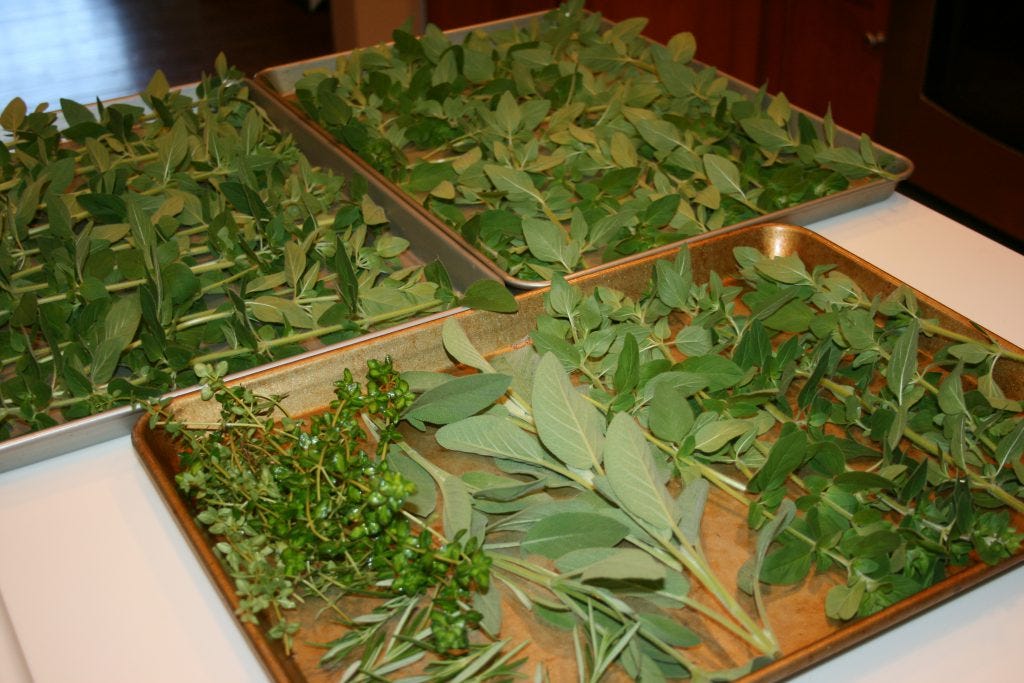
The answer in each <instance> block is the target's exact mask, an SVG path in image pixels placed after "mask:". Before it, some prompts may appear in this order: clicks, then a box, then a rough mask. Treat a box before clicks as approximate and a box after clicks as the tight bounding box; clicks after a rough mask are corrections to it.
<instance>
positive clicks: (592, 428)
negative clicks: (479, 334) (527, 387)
mask: <svg viewBox="0 0 1024 683" xmlns="http://www.w3.org/2000/svg"><path fill="white" fill-rule="evenodd" d="M532 405H533V421H534V423H535V424H536V425H537V435H538V436H539V437H540V440H541V442H542V443H543V444H544V445H545V446H546V447H547V449H548V450H549V451H551V453H552V454H553V455H554V456H555V457H556V458H558V459H559V460H561V461H562V462H564V463H565V464H567V465H569V466H570V467H575V468H577V469H581V470H588V469H591V468H600V466H601V451H602V443H603V441H604V420H603V418H602V417H601V414H600V412H598V410H597V408H595V407H594V406H593V405H592V404H590V403H589V402H587V400H586V399H584V398H583V396H581V395H580V394H579V392H577V391H576V389H575V388H574V387H573V385H572V383H571V382H570V381H569V378H568V377H567V376H566V374H565V371H564V370H563V369H562V363H561V362H560V361H559V360H558V358H556V357H555V356H554V354H551V353H546V354H544V356H542V357H541V359H540V363H539V364H538V365H537V370H536V373H535V374H534V379H533V393H532Z"/></svg>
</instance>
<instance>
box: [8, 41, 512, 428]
mask: <svg viewBox="0 0 1024 683" xmlns="http://www.w3.org/2000/svg"><path fill="white" fill-rule="evenodd" d="M141 97H142V100H143V101H144V102H145V105H146V106H145V107H142V106H135V105H131V104H126V103H114V104H106V105H105V104H102V103H100V104H98V105H97V107H96V108H95V110H94V109H90V108H87V107H84V106H82V105H80V104H78V103H76V102H72V101H70V100H62V101H61V114H62V116H63V119H64V124H66V126H63V127H62V126H60V125H58V115H57V113H53V112H47V111H46V106H45V105H42V106H40V107H38V108H37V109H36V110H35V111H32V112H28V111H27V109H26V107H25V104H24V103H23V102H22V101H21V100H20V99H15V100H14V101H12V102H11V103H10V104H8V105H7V107H6V108H5V109H4V111H3V114H2V115H0V125H2V126H3V128H4V129H5V130H6V131H8V133H9V136H10V143H9V144H8V143H6V142H5V144H4V146H3V147H0V149H2V150H3V154H2V155H0V242H2V248H0V252H2V253H0V402H2V405H0V439H2V438H7V437H9V436H11V435H16V434H19V433H24V432H26V431H32V430H36V429H41V428H44V427H48V426H51V425H53V424H55V423H56V422H58V421H60V420H62V419H74V418H79V417H83V416H86V415H89V414H92V413H96V412H100V411H102V410H105V409H108V408H110V407H113V406H117V405H123V404H127V403H134V402H137V401H140V400H144V399H146V398H147V397H152V396H155V395H159V394H161V393H164V392H166V391H168V390H169V389H172V388H174V387H177V386H188V385H191V384H194V383H195V382H196V379H197V378H196V376H195V374H194V373H193V371H192V367H193V365H194V364H195V363H197V362H214V361H216V360H219V359H225V360H227V361H228V363H229V371H231V372H234V371H238V370H242V369H245V368H249V367H252V366H255V365H258V364H260V363H264V362H267V361H269V360H273V359H277V358H282V357H286V356H289V355H294V354H295V353H297V352H300V351H303V350H306V349H308V348H310V345H311V344H314V343H322V344H328V343H333V342H336V341H340V340H343V339H346V338H349V337H353V336H355V335H358V334H361V333H363V332H365V331H367V330H369V329H373V328H375V327H380V326H384V325H387V324H389V323H393V322H396V321H399V320H403V319H408V318H411V317H415V316H416V315H420V314H422V313H425V312H428V311H437V310H442V309H444V308H449V307H451V306H454V305H456V303H457V302H458V300H457V298H456V296H455V295H454V294H453V292H452V288H451V283H450V281H449V279H448V276H447V274H446V273H445V272H444V269H443V267H442V266H441V265H440V264H431V265H429V266H427V267H426V268H423V267H413V266H410V265H409V263H408V258H407V255H408V242H407V241H406V240H405V239H403V238H401V237H398V236H396V235H393V234H390V233H389V232H388V230H387V218H386V216H385V215H384V212H383V210H382V209H381V207H379V206H377V205H376V204H375V203H374V202H373V201H372V200H371V199H370V197H369V196H368V195H367V194H366V193H365V189H366V183H365V180H362V179H360V178H355V179H354V180H353V182H352V183H351V185H350V186H349V187H347V188H346V187H345V186H344V181H343V179H342V178H341V177H339V176H336V175H334V174H332V173H330V172H327V171H324V170H321V169H317V168H314V167H311V166H310V164H309V163H308V161H307V160H306V159H305V157H304V156H303V155H302V153H301V152H300V150H299V149H298V147H297V146H296V145H295V143H294V141H293V140H292V139H291V138H290V137H289V136H286V135H285V134H284V133H282V132H281V131H280V130H279V129H277V128H276V127H275V126H274V124H273V122H271V121H270V120H269V119H268V118H267V115H266V114H265V113H264V112H263V111H262V110H261V109H260V108H259V107H258V106H256V105H255V104H254V102H253V101H252V100H250V99H249V94H248V89H247V86H246V84H245V82H244V81H243V80H241V74H240V73H238V72H237V71H235V70H232V69H229V68H228V67H227V66H226V63H225V61H224V60H223V58H221V59H220V60H218V63H217V69H216V73H215V74H214V75H212V76H206V77H204V78H203V80H202V82H201V83H200V84H199V85H198V87H197V88H196V92H195V96H194V97H192V96H189V95H187V94H185V93H183V92H178V91H175V90H171V89H170V88H168V87H167V83H166V81H165V80H164V79H163V76H162V75H160V74H159V73H158V74H157V75H156V76H154V78H153V80H152V81H151V83H150V85H149V87H148V88H147V90H146V91H145V92H144V93H142V95H141ZM403 259H405V262H403ZM472 294H473V296H472V298H471V300H470V301H469V302H468V303H471V304H473V305H476V306H480V307H489V306H490V307H493V306H494V305H498V306H503V307H505V308H507V307H508V304H509V301H511V297H510V296H508V295H507V294H505V295H504V297H502V296H501V294H502V293H501V292H495V291H492V290H491V289H487V288H486V287H484V288H483V289H479V288H478V289H477V290H474V292H472ZM496 302H497V303H496Z"/></svg>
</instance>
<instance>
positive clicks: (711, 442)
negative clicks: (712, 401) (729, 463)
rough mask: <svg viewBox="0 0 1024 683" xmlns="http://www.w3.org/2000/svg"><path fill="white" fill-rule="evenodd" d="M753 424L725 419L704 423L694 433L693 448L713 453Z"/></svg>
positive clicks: (748, 429) (746, 430)
mask: <svg viewBox="0 0 1024 683" xmlns="http://www.w3.org/2000/svg"><path fill="white" fill-rule="evenodd" d="M752 428H753V425H752V424H751V423H750V422H748V421H746V420H737V419H725V420H718V421H717V422H711V423H709V424H706V425H704V426H703V427H701V428H699V429H698V430H697V433H696V434H694V437H693V438H694V448H695V449H696V450H698V451H701V452H703V453H713V452H714V451H717V450H718V449H719V448H721V447H722V446H724V445H725V444H727V443H729V442H730V441H732V440H733V439H735V438H736V437H738V436H741V435H743V434H746V433H747V432H748V431H750V430H751V429H752Z"/></svg>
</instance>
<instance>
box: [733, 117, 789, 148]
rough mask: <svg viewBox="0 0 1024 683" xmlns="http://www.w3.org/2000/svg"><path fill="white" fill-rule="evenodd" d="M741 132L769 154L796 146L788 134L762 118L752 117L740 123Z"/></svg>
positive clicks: (778, 126) (780, 127)
mask: <svg viewBox="0 0 1024 683" xmlns="http://www.w3.org/2000/svg"><path fill="white" fill-rule="evenodd" d="M740 125H741V126H743V131H744V132H745V133H746V134H747V135H749V136H750V137H751V139H753V141H754V142H756V143H757V144H758V145H760V146H761V147H763V148H764V149H765V150H766V151H769V152H778V151H780V150H783V149H785V148H787V147H793V146H795V145H796V141H794V140H793V138H791V137H790V136H789V132H788V131H787V130H785V129H784V128H782V126H780V125H778V124H776V123H775V122H773V121H772V120H770V119H767V118H765V117H763V116H757V117H752V118H749V119H743V120H742V121H740Z"/></svg>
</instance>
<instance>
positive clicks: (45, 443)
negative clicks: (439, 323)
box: [0, 81, 497, 472]
mask: <svg viewBox="0 0 1024 683" xmlns="http://www.w3.org/2000/svg"><path fill="white" fill-rule="evenodd" d="M175 89H176V90H177V89H181V90H186V91H189V90H192V89H194V85H184V86H179V87H177V88H175ZM249 90H250V97H251V99H252V100H253V101H254V102H255V103H257V104H258V105H259V106H261V107H263V108H264V109H265V110H266V112H267V115H268V116H269V117H270V119H271V120H272V121H273V122H274V123H275V124H276V125H277V126H278V128H280V129H281V130H283V131H285V132H287V133H290V134H291V136H292V137H293V138H294V140H295V143H296V145H297V146H298V147H299V149H301V150H302V152H303V153H304V154H305V155H306V157H307V158H308V159H309V160H310V162H311V163H313V164H314V165H317V166H321V167H324V168H329V169H331V170H332V171H334V172H336V173H338V174H340V175H343V176H345V177H347V178H348V177H351V176H352V175H353V174H356V173H361V169H360V168H358V167H357V166H355V165H353V164H352V163H351V157H350V155H347V154H344V153H342V152H340V151H339V150H338V148H337V147H336V146H334V145H331V144H328V143H327V142H326V141H325V140H324V138H323V137H322V136H321V135H320V134H319V133H317V132H316V131H315V130H313V129H312V128H311V127H310V126H309V124H307V123H306V122H305V121H303V120H302V119H301V118H300V117H298V116H296V115H295V113H294V112H293V111H291V110H290V109H289V108H288V107H286V106H283V105H282V104H281V102H280V101H279V100H278V99H277V98H275V97H273V96H271V95H270V94H269V93H268V92H267V91H266V90H264V89H262V88H260V87H258V86H256V85H255V83H253V82H252V81H249ZM114 101H115V102H123V103H129V104H140V105H141V104H142V101H141V99H139V98H138V97H134V98H121V99H118V100H114ZM367 181H368V183H369V187H368V189H367V194H368V195H369V196H370V197H371V198H372V199H373V200H374V201H375V202H376V203H377V204H379V205H380V206H381V207H383V208H384V211H385V213H386V214H387V216H388V219H389V229H390V231H391V232H392V233H393V234H395V235H398V236H401V237H404V238H405V239H407V240H408V241H409V252H408V253H409V255H410V259H409V264H408V265H412V264H422V263H430V262H432V261H435V260H439V261H441V262H442V263H443V264H444V265H445V267H446V269H447V270H448V273H449V275H450V276H451V280H452V285H453V286H454V287H455V288H456V289H457V290H461V291H465V289H466V288H467V287H468V286H469V285H470V284H472V283H473V282H476V281H478V280H481V279H490V280H495V279H497V276H496V275H495V274H494V273H493V272H492V271H491V270H489V269H488V268H487V267H486V266H485V265H482V264H481V263H480V261H479V260H478V259H477V258H475V257H474V255H473V253H472V252H470V251H468V250H467V249H466V247H465V246H464V245H462V244H459V243H458V242H456V241H455V240H453V239H451V237H450V235H449V234H448V233H446V232H444V231H441V230H438V229H437V228H436V227H435V226H432V225H429V224H425V223H424V222H423V221H422V219H421V217H420V216H419V215H417V213H416V212H415V211H413V210H412V208H411V207H410V205H409V204H408V203H407V202H405V201H403V200H401V199H400V198H399V197H398V196H397V195H396V193H395V192H394V190H393V189H392V188H390V187H389V186H387V185H386V184H384V183H381V182H380V181H379V180H378V179H376V178H374V177H373V176H368V177H367ZM448 314H449V311H444V312H440V313H435V314H432V315H427V316H421V317H419V318H416V319H413V320H410V321H407V322H405V323H400V324H398V325H396V326H394V327H395V328H397V329H401V328H403V327H406V326H408V325H411V324H415V323H416V322H417V321H420V320H430V319H434V318H438V317H444V316H446V315H448ZM375 334H377V333H370V335H369V336H374V335H375ZM352 341H353V340H347V341H345V342H340V344H338V345H345V344H349V343H351V342H352ZM338 345H333V346H328V347H321V348H311V349H310V351H308V352H307V353H306V354H303V355H302V356H299V357H307V356H308V355H311V354H316V353H320V352H322V351H323V350H324V349H326V348H334V346H338ZM280 362H281V361H277V362H274V363H268V364H264V365H260V366H258V367H256V368H253V369H251V370H247V371H244V372H241V373H237V374H236V375H235V376H236V377H241V376H244V375H246V374H248V373H250V372H255V371H257V370H259V369H265V368H270V367H275V366H276V365H279V364H280ZM183 391H187V388H185V389H181V390H178V391H175V392H171V393H170V394H168V395H178V394H181V393H183ZM137 416H138V411H137V410H136V409H135V408H133V407H132V406H122V407H119V408H115V409H112V410H107V411H104V412H102V413H96V414H94V415H90V416H88V417H84V418H80V419H77V420H71V421H67V422H64V423H61V424H58V425H56V426H54V427H50V428H47V429H43V430H39V431H35V432H31V433H28V434H24V435H20V436H16V437H14V438H11V439H7V440H5V441H0V472H6V471H8V470H11V469H14V468H17V467H21V466H24V465H28V464H31V463H34V462H38V461H40V460H44V459H46V458H50V457H53V456H56V455H60V454H62V453H67V452H69V451H72V450H76V449H78V448H83V447H85V446H89V445H92V444H96V443H100V442H102V441H106V440H108V439H112V438H115V437H118V436H124V435H126V434H128V433H129V432H130V431H131V428H132V425H133V424H134V422H135V420H136V418H137Z"/></svg>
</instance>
